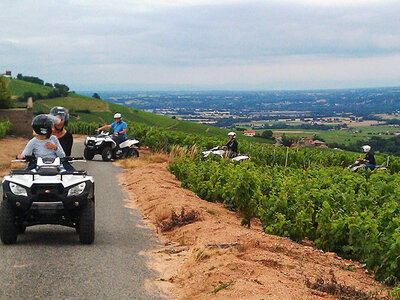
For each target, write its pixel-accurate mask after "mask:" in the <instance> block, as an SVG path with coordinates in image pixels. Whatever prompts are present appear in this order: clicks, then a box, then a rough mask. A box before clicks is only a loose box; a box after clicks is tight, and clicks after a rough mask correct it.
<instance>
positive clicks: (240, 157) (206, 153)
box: [201, 147, 250, 161]
mask: <svg viewBox="0 0 400 300" xmlns="http://www.w3.org/2000/svg"><path fill="white" fill-rule="evenodd" d="M201 154H202V155H203V159H206V158H207V157H209V156H210V155H211V156H212V155H218V156H220V157H221V158H225V157H226V156H227V155H226V154H227V153H226V150H224V149H222V147H214V148H212V149H209V150H205V151H203V152H201ZM249 159H250V157H249V156H248V155H238V156H235V157H233V158H231V161H243V160H249Z"/></svg>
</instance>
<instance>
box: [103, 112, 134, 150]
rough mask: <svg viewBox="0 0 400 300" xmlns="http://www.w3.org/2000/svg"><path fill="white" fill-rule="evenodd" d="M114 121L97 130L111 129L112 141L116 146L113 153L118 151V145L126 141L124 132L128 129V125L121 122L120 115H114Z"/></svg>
mask: <svg viewBox="0 0 400 300" xmlns="http://www.w3.org/2000/svg"><path fill="white" fill-rule="evenodd" d="M114 120H115V122H114V123H112V124H109V125H104V126H102V127H100V128H98V130H103V129H106V128H112V129H113V130H114V134H113V137H112V139H113V140H114V142H115V143H116V144H117V147H116V148H115V151H117V150H118V149H119V144H121V143H122V142H123V141H125V140H126V139H127V136H126V131H127V129H128V125H127V124H126V122H124V121H122V115H121V114H120V113H116V114H115V115H114Z"/></svg>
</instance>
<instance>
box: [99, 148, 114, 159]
mask: <svg viewBox="0 0 400 300" xmlns="http://www.w3.org/2000/svg"><path fill="white" fill-rule="evenodd" d="M101 157H102V158H103V160H104V161H110V160H111V158H112V150H111V147H104V149H103V151H101Z"/></svg>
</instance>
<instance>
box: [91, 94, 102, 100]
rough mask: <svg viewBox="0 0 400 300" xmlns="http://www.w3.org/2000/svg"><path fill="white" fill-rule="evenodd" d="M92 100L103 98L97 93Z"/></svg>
mask: <svg viewBox="0 0 400 300" xmlns="http://www.w3.org/2000/svg"><path fill="white" fill-rule="evenodd" d="M92 98H96V99H101V98H100V95H99V94H97V93H94V94H93V96H92Z"/></svg>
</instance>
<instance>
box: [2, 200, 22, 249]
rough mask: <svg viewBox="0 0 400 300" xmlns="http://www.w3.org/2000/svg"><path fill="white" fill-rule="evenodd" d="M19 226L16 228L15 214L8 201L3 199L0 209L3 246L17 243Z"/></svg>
mask: <svg viewBox="0 0 400 300" xmlns="http://www.w3.org/2000/svg"><path fill="white" fill-rule="evenodd" d="M17 236H18V232H17V226H15V217H14V212H13V210H12V208H11V207H10V205H9V204H8V201H7V200H5V199H3V201H2V202H1V208H0V238H1V241H2V242H3V244H6V245H10V244H15V242H16V241H17Z"/></svg>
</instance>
